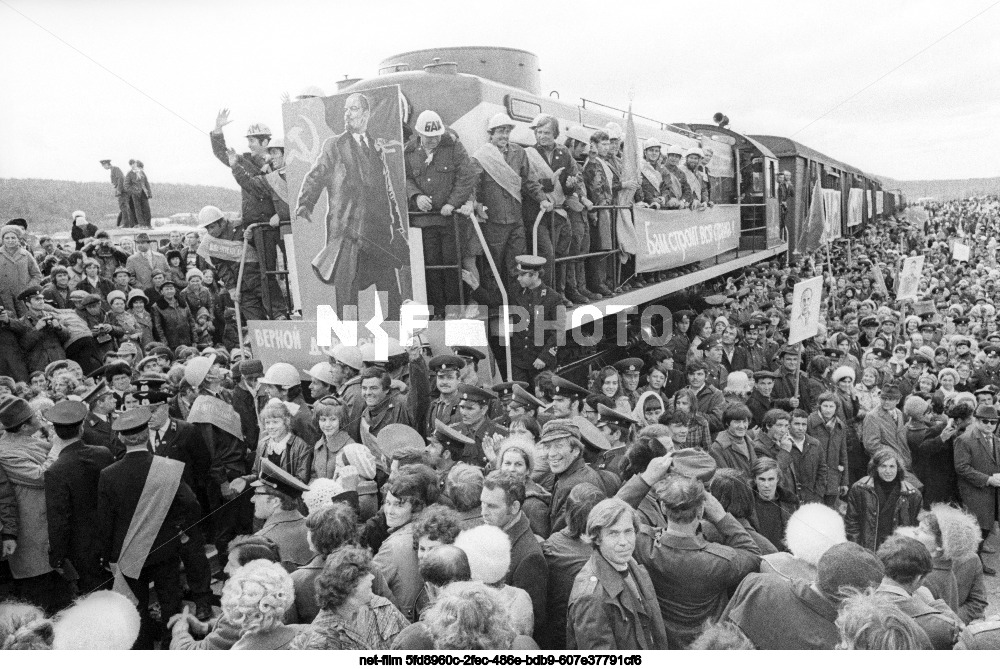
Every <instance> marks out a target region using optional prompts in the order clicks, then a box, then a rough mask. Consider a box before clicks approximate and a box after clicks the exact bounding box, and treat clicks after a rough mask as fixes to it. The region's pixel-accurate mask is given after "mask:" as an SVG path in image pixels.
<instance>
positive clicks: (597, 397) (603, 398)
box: [585, 393, 615, 411]
mask: <svg viewBox="0 0 1000 669" xmlns="http://www.w3.org/2000/svg"><path fill="white" fill-rule="evenodd" d="M585 401H586V403H587V406H589V407H590V408H591V409H593V410H594V411H597V408H598V407H600V406H606V407H614V405H615V401H614V400H613V399H611V398H610V397H608V396H607V395H602V394H600V393H591V394H590V395H587V399H586V400H585Z"/></svg>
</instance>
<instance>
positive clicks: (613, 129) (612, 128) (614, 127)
mask: <svg viewBox="0 0 1000 669" xmlns="http://www.w3.org/2000/svg"><path fill="white" fill-rule="evenodd" d="M604 129H605V131H607V133H608V137H610V138H611V139H621V138H622V137H623V136H624V134H625V133H623V132H622V127H621V126H620V125H618V124H617V123H615V122H614V121H611V122H610V123H608V124H607V125H606V126H604Z"/></svg>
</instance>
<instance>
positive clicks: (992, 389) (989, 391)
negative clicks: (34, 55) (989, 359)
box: [972, 385, 997, 395]
mask: <svg viewBox="0 0 1000 669" xmlns="http://www.w3.org/2000/svg"><path fill="white" fill-rule="evenodd" d="M972 394H973V395H996V394H997V387H996V386H993V385H986V386H983V387H982V388H980V389H979V390H977V391H976V392H974V393H972Z"/></svg>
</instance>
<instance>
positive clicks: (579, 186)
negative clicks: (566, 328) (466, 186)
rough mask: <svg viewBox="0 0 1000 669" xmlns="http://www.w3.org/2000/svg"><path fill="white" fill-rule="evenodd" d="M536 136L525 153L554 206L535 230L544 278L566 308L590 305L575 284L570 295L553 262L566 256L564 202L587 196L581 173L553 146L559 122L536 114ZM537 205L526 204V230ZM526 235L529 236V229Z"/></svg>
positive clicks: (562, 266) (568, 232)
mask: <svg viewBox="0 0 1000 669" xmlns="http://www.w3.org/2000/svg"><path fill="white" fill-rule="evenodd" d="M528 127H530V128H531V129H532V130H534V132H535V146H529V147H528V148H526V149H525V152H526V153H527V155H528V161H529V162H530V163H531V167H532V169H533V170H534V172H535V173H536V174H537V175H538V176H539V179H538V182H539V184H540V185H541V187H542V192H543V193H544V194H545V197H546V198H547V199H548V200H550V201H551V202H552V204H553V205H554V206H555V209H554V210H553V214H551V215H547V216H544V217H542V222H541V224H540V225H539V227H538V255H540V256H542V257H543V258H545V261H546V262H545V276H546V278H547V280H548V283H549V287H550V288H551V289H554V290H555V291H556V292H558V293H559V294H560V295H561V296H562V297H563V300H564V304H565V306H573V304H574V303H575V304H589V303H590V302H591V301H592V300H590V299H588V298H587V297H586V296H584V295H582V294H580V293H579V292H577V290H576V286H575V283H574V286H573V290H572V291H571V290H570V289H569V288H568V287H567V285H566V263H558V264H556V262H555V259H556V258H564V257H566V256H567V255H569V249H570V243H571V238H572V235H573V230H572V226H571V224H570V221H569V210H568V209H567V207H566V199H567V197H568V196H569V195H572V194H573V193H583V194H586V189H585V188H584V186H583V179H582V178H581V177H580V170H579V168H577V166H576V161H575V160H573V156H572V155H571V154H570V152H569V151H567V150H566V149H565V148H564V147H563V146H561V145H559V144H556V139H557V138H558V137H559V121H557V120H556V119H555V117H553V116H550V115H549V114H539V115H538V116H536V117H535V118H534V120H533V121H532V122H531V125H530V126H528ZM538 210H539V208H538V205H537V204H536V203H535V202H534V201H533V200H528V201H527V202H525V206H524V218H525V222H526V223H527V225H529V226H533V225H534V221H535V218H536V217H537V216H538ZM526 232H528V233H529V235H530V233H531V228H530V227H529V228H528V229H527V230H526Z"/></svg>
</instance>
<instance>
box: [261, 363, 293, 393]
mask: <svg viewBox="0 0 1000 669" xmlns="http://www.w3.org/2000/svg"><path fill="white" fill-rule="evenodd" d="M300 380H301V379H300V377H299V370H297V369H295V367H294V366H293V365H290V364H288V363H287V362H276V363H274V364H273V365H271V366H270V367H268V368H267V371H266V372H264V378H262V379H261V380H260V382H261V383H266V384H267V385H269V386H278V387H281V388H292V387H294V386H297V385H299V381H300Z"/></svg>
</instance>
